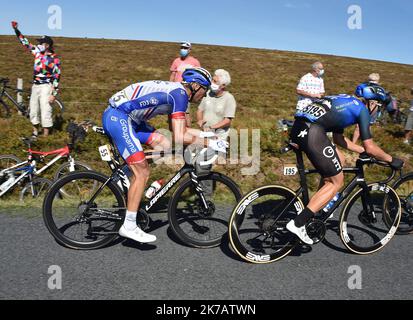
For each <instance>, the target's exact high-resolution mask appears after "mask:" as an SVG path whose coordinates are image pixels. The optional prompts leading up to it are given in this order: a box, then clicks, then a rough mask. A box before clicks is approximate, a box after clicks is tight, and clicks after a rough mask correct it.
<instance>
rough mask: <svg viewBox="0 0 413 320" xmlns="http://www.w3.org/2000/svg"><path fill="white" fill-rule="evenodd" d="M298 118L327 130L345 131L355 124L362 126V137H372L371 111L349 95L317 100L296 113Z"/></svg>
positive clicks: (365, 138) (363, 138) (364, 138)
mask: <svg viewBox="0 0 413 320" xmlns="http://www.w3.org/2000/svg"><path fill="white" fill-rule="evenodd" d="M295 118H296V119H305V120H306V121H309V122H313V123H317V124H319V125H321V126H322V127H323V128H324V129H325V130H326V132H334V133H341V134H342V133H344V129H345V128H347V127H350V126H352V125H354V124H358V125H359V128H360V136H361V139H362V140H363V141H364V140H368V139H371V137H372V136H371V133H370V121H371V118H370V113H369V111H368V109H367V107H366V105H365V104H364V103H363V102H362V101H360V100H359V99H357V98H355V97H352V96H349V95H344V94H342V95H336V96H327V97H324V98H322V99H319V100H316V101H315V102H313V103H312V104H310V105H309V106H307V107H305V108H302V109H301V110H299V111H297V113H296V114H295Z"/></svg>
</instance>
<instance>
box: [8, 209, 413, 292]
mask: <svg viewBox="0 0 413 320" xmlns="http://www.w3.org/2000/svg"><path fill="white" fill-rule="evenodd" d="M30 216H32V217H31V218H27V217H25V216H22V214H21V213H19V214H16V213H13V214H11V213H10V211H9V210H7V212H6V210H3V212H1V211H0V234H1V236H0V248H1V249H0V250H1V251H0V252H1V254H0V259H1V263H0V299H48V300H51V299H75V300H77V299H82V300H85V299H86V300H87V299H138V300H145V299H155V300H161V299H162V300H163V299H166V300H180V299H189V300H192V299H202V300H204V299H205V300H217V299H219V300H233V299H237V300H238V299H240V300H244V299H248V300H273V299H316V300H325V299H356V300H360V299H411V298H412V297H413V273H412V264H413V253H412V252H413V251H412V247H413V235H411V236H396V237H395V238H393V240H392V241H391V242H390V243H389V244H388V246H387V247H385V248H384V250H382V251H381V252H378V253H376V254H374V255H371V256H357V255H353V254H350V253H348V252H347V251H346V250H345V249H344V246H343V245H342V244H341V242H340V239H339V237H338V235H337V234H336V233H334V232H333V231H329V232H328V234H327V238H326V240H327V242H328V243H327V245H326V244H323V243H321V244H318V245H316V246H314V247H313V248H312V250H311V251H308V250H307V252H300V251H297V252H295V253H294V254H293V255H291V256H288V257H287V258H285V259H284V260H281V261H279V262H276V263H273V264H267V265H253V264H249V263H246V262H243V261H240V260H239V259H238V258H237V256H235V255H234V254H233V253H232V251H231V249H230V248H229V246H228V244H227V243H226V242H223V244H222V245H221V247H218V248H214V249H207V250H200V249H193V248H189V247H185V246H183V245H181V244H179V243H178V242H177V241H176V240H174V238H173V236H171V232H170V230H169V228H168V225H167V224H166V223H165V222H166V221H165V220H166V214H156V215H152V218H153V219H154V220H155V221H157V224H155V226H157V227H156V228H155V230H153V231H152V232H153V233H154V234H155V235H156V236H157V237H158V240H157V242H156V243H155V244H154V245H140V244H135V243H134V242H132V241H130V240H124V241H122V240H120V241H116V242H115V243H113V245H111V246H109V247H107V248H104V249H101V250H97V251H75V250H70V249H66V248H64V247H62V246H60V245H59V244H58V243H56V242H55V241H54V239H53V238H52V236H51V235H50V234H49V233H48V231H47V230H46V227H45V226H44V224H43V220H42V219H41V217H40V211H39V212H36V210H34V209H32V210H31V212H30ZM33 216H34V217H33ZM51 266H59V267H60V268H61V272H62V283H61V284H62V286H61V289H54V290H51V289H50V288H49V286H48V284H50V283H55V282H53V281H52V278H50V277H53V276H55V275H56V274H55V273H54V272H55V271H53V270H52V269H50V270H49V268H50V267H51ZM49 271H50V272H51V273H50V274H49V273H48V272H49ZM359 272H361V277H358V275H360V273H359ZM355 277H357V281H356V282H354V281H355V280H354V279H355ZM360 280H361V281H360ZM349 284H350V286H349ZM355 284H356V285H355Z"/></svg>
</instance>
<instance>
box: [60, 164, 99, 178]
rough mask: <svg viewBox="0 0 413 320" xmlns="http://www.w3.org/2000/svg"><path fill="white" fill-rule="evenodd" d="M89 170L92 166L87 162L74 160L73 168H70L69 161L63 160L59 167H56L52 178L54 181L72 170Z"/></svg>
mask: <svg viewBox="0 0 413 320" xmlns="http://www.w3.org/2000/svg"><path fill="white" fill-rule="evenodd" d="M91 170H92V168H91V167H90V166H89V165H88V164H86V163H83V162H80V161H75V162H74V167H73V168H71V164H70V163H69V162H65V163H63V164H62V165H61V166H60V167H59V168H57V170H56V172H55V174H54V176H53V179H54V180H55V181H56V180H58V179H60V178H61V177H62V176H64V175H65V174H67V173H71V172H74V171H91Z"/></svg>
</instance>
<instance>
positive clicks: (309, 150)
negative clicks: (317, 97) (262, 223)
mask: <svg viewBox="0 0 413 320" xmlns="http://www.w3.org/2000/svg"><path fill="white" fill-rule="evenodd" d="M291 140H292V142H294V143H296V144H297V145H298V146H299V147H300V149H301V150H302V151H303V152H304V153H305V154H306V155H307V157H308V158H309V160H310V161H311V163H312V164H313V166H314V167H315V168H316V169H317V170H318V171H319V172H320V174H321V176H322V177H323V180H324V185H323V187H322V188H321V189H320V190H319V191H318V192H317V193H316V194H315V195H314V196H313V197H312V198H311V200H310V202H309V204H308V206H307V207H306V208H305V209H304V210H303V211H302V212H301V213H300V214H299V215H298V216H297V217H296V218H295V219H294V220H293V221H292V222H290V223H289V224H288V225H287V229H288V230H290V231H291V232H293V233H295V234H296V235H297V236H298V237H299V238H300V239H301V240H303V241H304V242H305V243H307V244H312V240H311V239H310V238H309V237H308V235H307V232H306V230H305V225H306V224H307V222H308V221H310V220H311V219H312V218H313V217H314V214H315V213H316V212H318V211H319V210H321V209H322V208H323V207H325V205H327V204H328V202H329V201H330V200H331V199H333V197H334V196H335V195H336V194H337V192H338V191H339V190H340V189H341V187H342V186H343V182H344V175H343V173H342V166H341V162H340V158H339V156H338V154H337V151H336V147H335V146H334V144H333V143H332V142H331V141H330V139H329V138H328V137H327V134H326V132H325V130H324V128H322V127H321V126H319V125H317V124H308V123H306V122H303V121H296V123H295V124H294V127H293V129H292V131H291Z"/></svg>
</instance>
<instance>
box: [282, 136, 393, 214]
mask: <svg viewBox="0 0 413 320" xmlns="http://www.w3.org/2000/svg"><path fill="white" fill-rule="evenodd" d="M289 151H294V153H295V154H296V158H297V169H298V175H299V178H300V188H299V189H298V190H296V191H295V193H296V196H295V197H294V199H292V201H291V203H290V204H288V205H287V206H286V209H287V208H288V207H289V206H290V205H291V204H293V203H294V202H295V201H296V200H297V199H298V198H299V197H300V196H301V199H302V200H303V203H304V206H307V205H308V203H309V202H310V196H309V190H308V184H307V175H310V174H319V172H318V171H317V170H315V169H311V170H307V169H305V165H304V159H303V153H302V151H300V150H298V149H297V148H296V146H295V145H294V144H292V143H289V144H288V146H287V147H286V148H284V149H283V150H282V151H281V152H282V153H287V152H289ZM371 164H378V165H380V166H383V167H388V168H391V167H390V165H389V164H387V163H386V162H382V161H378V160H376V159H374V158H364V159H363V158H360V159H358V160H357V162H356V167H351V168H343V172H344V173H345V174H354V175H355V176H354V178H353V179H352V180H351V181H350V182H349V183H348V184H347V185H346V187H345V188H344V189H343V191H342V192H341V197H340V198H339V199H338V200H337V201H336V202H335V203H334V205H333V207H332V208H331V209H330V210H329V211H328V212H323V211H321V212H322V214H321V215H318V216H317V219H319V220H321V221H323V222H326V221H327V219H328V218H329V217H330V215H331V214H332V213H334V212H335V211H336V210H337V208H339V207H340V205H341V204H342V203H343V202H344V201H345V200H346V199H347V197H348V196H349V195H350V194H351V193H352V192H353V190H354V189H355V188H356V187H357V186H361V188H362V189H363V196H362V199H363V200H362V202H363V210H364V212H374V211H373V209H372V208H369V209H370V210H368V208H367V205H368V204H370V203H371V202H370V201H369V195H370V193H369V188H368V185H367V183H366V180H365V176H364V166H365V165H371ZM391 169H392V173H391V175H390V176H389V177H388V178H387V179H386V180H383V181H380V182H378V183H379V184H383V185H385V184H388V183H389V182H390V181H391V180H393V178H394V177H395V176H396V172H397V171H396V170H395V169H393V168H391ZM370 206H371V204H370ZM286 209H285V210H286Z"/></svg>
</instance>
